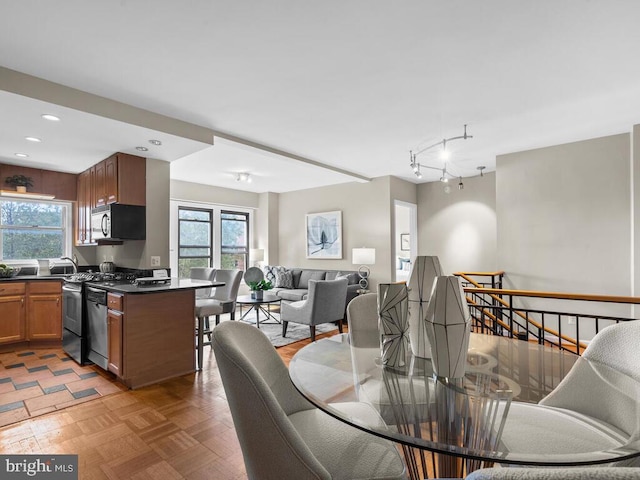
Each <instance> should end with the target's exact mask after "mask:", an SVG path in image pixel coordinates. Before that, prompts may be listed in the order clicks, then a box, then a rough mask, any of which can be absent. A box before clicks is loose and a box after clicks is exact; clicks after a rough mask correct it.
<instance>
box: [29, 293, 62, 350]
mask: <svg viewBox="0 0 640 480" xmlns="http://www.w3.org/2000/svg"><path fill="white" fill-rule="evenodd" d="M61 339H62V284H61V283H60V282H59V281H51V282H47V281H37V282H29V287H28V295H27V340H29V341H32V340H61Z"/></svg>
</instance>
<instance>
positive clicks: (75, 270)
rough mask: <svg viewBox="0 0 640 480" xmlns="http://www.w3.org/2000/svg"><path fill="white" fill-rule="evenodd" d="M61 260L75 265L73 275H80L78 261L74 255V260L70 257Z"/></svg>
mask: <svg viewBox="0 0 640 480" xmlns="http://www.w3.org/2000/svg"><path fill="white" fill-rule="evenodd" d="M60 260H69V261H70V262H71V264H72V265H73V273H78V259H77V258H76V256H75V255H74V256H73V258H69V257H60Z"/></svg>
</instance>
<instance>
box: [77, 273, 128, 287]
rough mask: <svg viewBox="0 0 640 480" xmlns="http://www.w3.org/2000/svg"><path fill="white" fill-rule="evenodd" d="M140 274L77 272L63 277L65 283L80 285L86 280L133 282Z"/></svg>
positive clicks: (103, 282)
mask: <svg viewBox="0 0 640 480" xmlns="http://www.w3.org/2000/svg"><path fill="white" fill-rule="evenodd" d="M139 276H140V275H138V274H136V273H124V272H115V273H101V272H79V273H74V274H73V275H70V276H69V277H67V278H65V283H71V284H75V285H82V284H84V283H86V282H92V283H101V284H105V285H116V284H122V283H135V281H136V278H138V277H139Z"/></svg>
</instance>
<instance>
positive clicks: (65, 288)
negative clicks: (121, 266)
mask: <svg viewBox="0 0 640 480" xmlns="http://www.w3.org/2000/svg"><path fill="white" fill-rule="evenodd" d="M143 276H144V274H143V272H137V273H135V272H134V273H130V272H128V273H124V272H115V273H101V272H95V273H94V272H78V273H74V274H73V275H70V276H68V277H67V278H65V280H64V284H63V285H62V307H63V312H64V313H63V316H62V327H63V328H62V348H63V349H64V351H65V352H66V353H67V354H69V356H71V358H73V359H74V360H75V361H76V362H78V363H79V364H81V365H83V364H85V363H88V362H93V363H96V364H97V365H100V366H102V367H103V368H106V365H105V364H104V359H105V358H106V357H105V356H104V355H97V354H95V352H96V351H98V352H100V353H103V352H102V347H101V345H102V343H104V342H103V341H102V342H101V340H103V339H106V316H105V321H104V322H102V323H101V324H99V325H97V324H90V319H89V315H88V311H87V300H88V296H89V291H90V290H94V289H92V288H91V287H90V285H94V284H97V285H103V286H115V285H123V284H133V283H135V282H136V279H137V278H138V277H143ZM101 293H102V295H103V296H104V297H105V301H104V309H103V310H104V312H106V292H105V291H102V292H101ZM92 305H93V304H92ZM103 316H104V315H103ZM105 348H106V347H105Z"/></svg>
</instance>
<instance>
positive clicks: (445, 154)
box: [409, 125, 484, 188]
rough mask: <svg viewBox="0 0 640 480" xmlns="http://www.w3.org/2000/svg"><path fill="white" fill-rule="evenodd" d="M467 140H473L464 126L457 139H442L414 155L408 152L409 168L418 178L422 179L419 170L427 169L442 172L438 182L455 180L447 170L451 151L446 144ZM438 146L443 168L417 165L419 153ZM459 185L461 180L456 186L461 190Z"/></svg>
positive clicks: (454, 176)
mask: <svg viewBox="0 0 640 480" xmlns="http://www.w3.org/2000/svg"><path fill="white" fill-rule="evenodd" d="M468 138H473V135H469V134H468V133H467V125H465V126H464V133H463V134H462V135H458V136H457V137H450V138H444V139H442V140H440V141H439V142H436V143H434V144H433V145H429V146H428V147H424V148H422V149H420V150H418V151H417V152H416V153H413V151H409V166H410V167H411V168H412V169H413V173H414V174H415V175H416V177H418V178H422V173H421V172H420V169H421V168H429V169H432V170H440V171H441V172H442V176H441V177H440V181H441V182H443V183H446V182H448V181H449V178H456V175H452V174H451V173H449V171H448V170H447V160H448V159H449V158H450V156H451V151H450V150H449V149H448V148H447V144H448V143H449V142H452V141H454V140H467V139H468ZM440 146H441V147H442V149H441V151H440V159H441V160H442V161H443V162H444V166H443V167H436V166H430V165H425V164H421V163H418V162H417V161H416V157H417V156H418V155H420V154H421V153H424V152H426V151H429V150H431V149H433V148H436V147H440ZM483 168H484V167H483ZM480 174H481V175H482V170H480ZM460 185H462V178H461V179H460V183H459V184H458V188H462V187H460Z"/></svg>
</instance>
